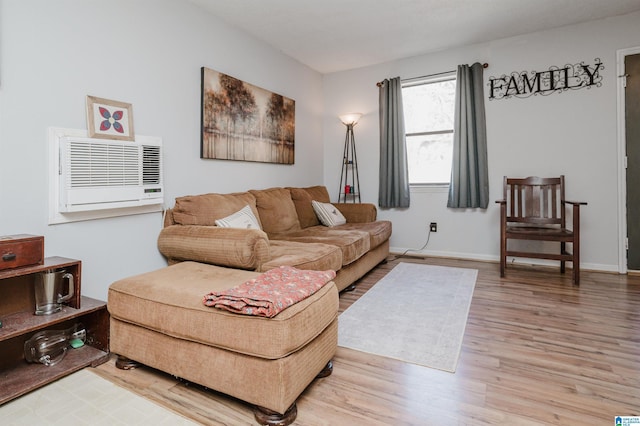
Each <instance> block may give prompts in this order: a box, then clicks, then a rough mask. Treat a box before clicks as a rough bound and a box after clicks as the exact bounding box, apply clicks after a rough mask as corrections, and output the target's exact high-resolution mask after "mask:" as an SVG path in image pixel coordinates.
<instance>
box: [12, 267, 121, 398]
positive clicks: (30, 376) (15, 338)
mask: <svg viewBox="0 0 640 426" xmlns="http://www.w3.org/2000/svg"><path fill="white" fill-rule="evenodd" d="M61 268H64V269H65V270H66V271H67V272H69V273H71V274H73V276H74V284H75V295H74V297H73V298H72V299H71V300H69V302H68V305H64V306H63V309H62V310H61V311H60V312H56V313H54V314H51V315H42V316H39V315H35V313H34V311H35V297H34V292H33V282H34V280H35V274H37V273H38V272H42V271H47V270H50V269H61ZM81 268H82V262H80V261H79V260H74V259H67V258H63V257H49V258H46V259H45V260H44V264H42V265H35V266H27V267H21V268H15V269H8V270H3V271H0V320H1V321H2V327H1V328H0V383H2V386H1V387H0V404H4V403H5V402H7V401H10V400H12V399H14V398H17V397H19V396H21V395H24V394H25V393H27V392H30V391H32V390H34V389H37V388H39V387H41V386H43V385H46V384H47V383H51V382H52V381H54V380H57V379H59V378H61V377H63V376H66V375H68V374H71V373H73V372H75V371H78V370H80V369H82V368H84V367H87V366H96V365H99V364H102V363H103V362H105V361H107V359H108V358H109V314H108V312H107V304H106V303H105V302H103V301H100V300H95V299H92V298H89V297H83V296H81V293H80V289H81V282H80V279H81ZM78 322H80V323H82V324H83V325H84V328H85V330H86V332H87V339H86V342H85V345H84V346H83V347H81V348H78V349H71V348H70V349H68V350H67V354H66V356H65V357H64V359H63V360H62V361H60V362H59V363H58V364H56V365H53V366H50V367H47V366H45V365H43V364H40V363H27V362H26V361H25V359H24V342H26V341H27V340H29V338H31V336H33V335H34V334H35V333H36V332H38V331H42V330H65V329H67V328H69V327H71V326H73V325H74V324H75V323H78Z"/></svg>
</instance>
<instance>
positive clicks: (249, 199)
mask: <svg viewBox="0 0 640 426" xmlns="http://www.w3.org/2000/svg"><path fill="white" fill-rule="evenodd" d="M312 200H316V201H320V202H325V203H328V202H330V199H329V193H328V192H327V189H326V187H324V186H312V187H307V188H270V189H263V190H250V191H248V192H240V193H233V194H203V195H195V196H186V197H179V198H177V199H176V203H175V206H174V208H173V209H171V210H168V211H167V212H166V216H165V227H164V229H163V230H162V231H161V232H160V236H159V237H158V247H159V249H160V252H161V253H162V254H163V255H165V256H166V257H167V259H168V261H169V263H170V264H174V263H177V262H181V261H185V260H192V261H196V262H203V263H209V264H214V265H219V266H226V267H231V268H238V269H246V270H253V271H258V272H264V271H267V270H269V269H272V268H275V267H278V266H281V265H288V266H294V267H296V268H299V269H313V270H326V269H333V270H335V271H336V273H337V274H336V278H335V280H334V282H335V284H336V286H337V288H338V291H342V290H344V289H345V288H347V287H349V286H350V285H351V284H353V283H354V282H355V281H356V280H358V279H359V278H361V277H362V276H363V275H364V274H365V273H367V272H368V271H369V270H371V269H372V268H373V267H374V266H376V265H377V264H378V263H380V262H382V261H383V260H384V259H385V258H386V257H387V256H388V254H389V237H390V236H391V222H389V221H379V220H376V215H377V210H376V207H375V205H373V204H367V203H357V204H355V203H354V204H348V203H342V204H334V205H335V206H336V207H337V208H338V210H340V212H341V213H342V214H343V215H344V216H345V218H346V219H347V223H346V224H343V225H338V226H335V227H326V226H323V225H321V224H320V222H319V220H318V218H317V217H316V214H315V212H314V210H313V207H312V205H311V201H312ZM246 205H249V206H250V207H251V210H252V212H253V213H254V215H255V216H256V218H257V219H258V221H259V223H260V226H261V228H262V230H258V229H233V228H221V227H217V226H215V220H216V219H221V218H224V217H226V216H229V215H231V214H233V213H235V212H237V211H238V210H240V209H242V208H243V207H244V206H246Z"/></svg>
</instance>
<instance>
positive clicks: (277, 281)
mask: <svg viewBox="0 0 640 426" xmlns="http://www.w3.org/2000/svg"><path fill="white" fill-rule="evenodd" d="M335 276H336V273H335V271H332V270H327V271H305V270H301V269H297V268H294V267H291V266H280V267H279V268H275V269H271V270H270V271H267V272H265V273H264V274H262V275H260V276H258V277H256V278H254V279H252V280H249V281H247V282H244V283H242V284H240V285H239V286H237V287H234V288H230V289H228V290H223V291H213V292H211V293H209V294H207V295H205V296H204V300H203V302H204V304H205V305H206V306H212V307H215V308H220V309H225V310H227V311H231V312H235V313H238V314H245V315H256V316H262V317H267V318H272V317H274V316H276V315H278V314H279V313H280V312H282V311H283V310H284V309H286V308H288V307H289V306H291V305H293V304H295V303H298V302H300V301H301V300H303V299H305V298H307V297H309V296H311V295H312V294H313V293H315V292H316V291H318V290H320V289H321V288H322V287H323V286H324V285H325V284H327V283H328V282H330V281H331V280H332V279H334V278H335Z"/></svg>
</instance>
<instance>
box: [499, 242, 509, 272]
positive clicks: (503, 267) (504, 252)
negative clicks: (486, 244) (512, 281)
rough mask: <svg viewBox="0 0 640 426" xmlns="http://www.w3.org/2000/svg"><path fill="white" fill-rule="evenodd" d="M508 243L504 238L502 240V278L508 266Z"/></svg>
mask: <svg viewBox="0 0 640 426" xmlns="http://www.w3.org/2000/svg"><path fill="white" fill-rule="evenodd" d="M506 251H507V242H506V241H505V239H504V238H501V239H500V277H502V278H504V270H505V268H506V266H507V254H506Z"/></svg>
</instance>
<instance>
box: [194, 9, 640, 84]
mask: <svg viewBox="0 0 640 426" xmlns="http://www.w3.org/2000/svg"><path fill="white" fill-rule="evenodd" d="M189 1H191V2H192V3H195V4H197V5H199V6H201V7H203V8H204V9H206V10H208V11H209V12H210V13H212V14H213V15H216V16H217V17H219V18H221V19H222V20H223V21H226V22H227V23H229V24H231V25H233V26H235V27H238V28H240V29H242V30H244V31H245V32H247V33H249V34H251V35H253V36H254V37H256V38H258V39H260V40H263V41H264V42H266V43H268V44H270V45H272V46H273V47H275V48H276V49H278V50H280V51H282V52H283V53H285V54H286V55H288V56H291V57H293V58H295V59H297V60H298V61H300V62H302V63H303V64H305V65H307V66H309V67H310V68H312V69H314V70H316V71H318V72H320V73H323V74H324V73H331V72H336V71H343V70H348V69H353V68H359V67H364V66H369V65H373V64H378V63H383V62H388V61H393V60H397V59H400V58H407V57H411V56H417V55H423V54H426V53H430V52H434V51H438V50H442V49H448V48H452V47H457V46H465V45H470V44H475V43H481V42H486V41H491V40H497V39H500V38H505V37H512V36H516V35H520V34H527V33H531V32H535V31H540V30H546V29H550V28H556V27H561V26H564V25H569V24H575V23H579V22H586V21H590V20H594V19H599V18H605V17H609V16H615V15H622V14H625V13H630V12H633V11H637V10H640V0H189Z"/></svg>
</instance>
